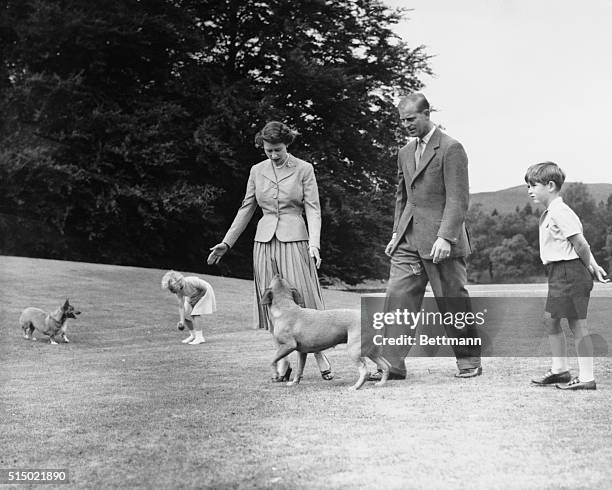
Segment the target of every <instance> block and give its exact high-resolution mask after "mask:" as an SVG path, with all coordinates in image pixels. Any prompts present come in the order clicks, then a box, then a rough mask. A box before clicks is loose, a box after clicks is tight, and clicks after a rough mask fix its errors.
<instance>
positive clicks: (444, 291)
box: [374, 93, 482, 379]
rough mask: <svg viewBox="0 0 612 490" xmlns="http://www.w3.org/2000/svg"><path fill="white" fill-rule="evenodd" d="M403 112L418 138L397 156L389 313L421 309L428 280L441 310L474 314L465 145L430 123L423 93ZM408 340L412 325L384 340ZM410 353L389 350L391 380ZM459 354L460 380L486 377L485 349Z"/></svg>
mask: <svg viewBox="0 0 612 490" xmlns="http://www.w3.org/2000/svg"><path fill="white" fill-rule="evenodd" d="M398 110H399V115H400V119H401V120H402V123H403V124H404V126H405V127H406V129H407V130H408V133H409V135H410V136H411V137H413V138H414V139H413V140H411V141H410V142H409V143H408V144H407V145H406V146H404V147H403V148H401V149H400V151H399V155H398V179H399V182H398V186H397V193H396V203H395V217H394V222H393V237H392V239H391V241H390V242H389V244H388V245H387V248H386V250H385V253H386V254H387V255H389V256H390V257H391V270H390V276H389V283H388V286H387V294H386V299H385V311H396V310H397V309H400V310H404V309H408V310H409V311H414V312H418V311H420V310H421V305H422V301H423V296H424V294H425V288H426V286H427V283H428V282H429V283H430V284H431V288H432V290H433V292H434V295H435V297H436V302H437V304H438V308H439V310H440V312H442V313H445V312H449V311H450V312H453V313H454V312H460V311H470V308H471V307H470V300H469V295H468V292H467V290H466V289H465V283H466V282H467V272H466V257H467V255H468V254H469V252H470V245H469V241H468V237H467V232H466V228H465V215H466V212H467V209H468V201H469V183H468V168H467V167H468V161H467V155H466V153H465V150H464V149H463V146H462V145H461V143H459V142H458V141H456V140H454V139H453V138H451V137H450V136H448V135H446V134H444V133H443V132H442V131H440V129H438V128H437V127H436V126H435V125H434V124H433V123H432V122H431V120H430V108H429V102H428V101H427V99H426V98H425V97H424V96H423V95H422V94H419V93H415V94H411V95H409V96H407V97H404V98H402V99H401V101H400V103H399V106H398ZM445 328H446V334H447V336H448V337H471V338H475V337H478V333H477V331H476V330H475V328H463V329H457V328H455V327H454V325H447V326H445ZM423 333H426V332H423ZM402 334H412V335H414V331H410V328H409V327H407V326H406V325H391V326H389V327H388V328H387V330H386V332H385V336H386V337H397V336H399V335H402ZM475 343H477V342H475ZM409 350H410V346H405V347H398V346H385V347H384V348H383V351H382V354H383V356H384V357H385V358H386V359H387V360H388V361H389V364H390V371H391V375H390V376H391V378H390V379H393V378H395V379H404V378H405V377H406V368H405V364H404V357H405V356H406V355H407V354H408V351H409ZM453 350H454V354H455V357H456V358H457V367H458V369H459V370H458V372H457V373H456V374H455V376H456V377H460V378H470V377H474V376H478V375H480V374H481V373H482V368H481V364H480V346H478V345H476V346H469V347H466V346H454V348H453ZM374 376H375V375H374Z"/></svg>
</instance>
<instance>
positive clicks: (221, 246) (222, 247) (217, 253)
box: [206, 242, 229, 265]
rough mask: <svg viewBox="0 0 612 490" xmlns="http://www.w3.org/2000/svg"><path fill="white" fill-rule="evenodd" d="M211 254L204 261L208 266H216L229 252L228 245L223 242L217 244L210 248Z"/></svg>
mask: <svg viewBox="0 0 612 490" xmlns="http://www.w3.org/2000/svg"><path fill="white" fill-rule="evenodd" d="M210 250H211V252H210V255H209V256H208V259H207V260H206V263H207V264H208V265H214V264H218V263H219V261H220V260H221V257H223V256H224V255H225V254H226V253H227V251H228V250H229V245H228V244H227V243H225V242H221V243H217V244H216V245H215V246H214V247H211V248H210Z"/></svg>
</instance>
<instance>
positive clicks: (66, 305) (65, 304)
mask: <svg viewBox="0 0 612 490" xmlns="http://www.w3.org/2000/svg"><path fill="white" fill-rule="evenodd" d="M69 306H70V302H69V301H68V298H66V302H65V303H64V308H68V307H69Z"/></svg>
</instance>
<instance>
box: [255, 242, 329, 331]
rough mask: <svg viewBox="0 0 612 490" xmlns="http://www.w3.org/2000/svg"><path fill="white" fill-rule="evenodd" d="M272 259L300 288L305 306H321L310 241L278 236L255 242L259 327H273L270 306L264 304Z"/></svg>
mask: <svg viewBox="0 0 612 490" xmlns="http://www.w3.org/2000/svg"><path fill="white" fill-rule="evenodd" d="M272 259H275V260H276V264H277V266H278V269H279V272H280V274H281V275H282V276H283V278H284V279H286V280H287V281H289V283H290V284H291V286H292V287H294V288H295V289H297V290H298V291H299V292H300V294H301V295H302V298H303V299H304V304H305V306H306V308H314V309H317V310H322V309H323V308H324V305H323V297H322V295H321V285H320V284H319V277H318V275H317V268H316V266H315V262H314V259H313V258H312V257H311V256H310V255H309V253H308V241H307V240H303V241H299V242H281V241H279V240H278V239H277V238H276V237H274V238H272V240H271V241H269V242H265V243H263V242H255V244H254V246H253V272H254V276H255V281H254V282H255V302H256V310H257V316H258V319H257V320H258V321H257V325H258V327H259V328H265V329H266V330H270V331H272V322H271V320H270V309H269V308H268V306H264V305H262V304H261V297H262V295H263V293H264V291H265V290H266V288H267V287H268V286H269V285H270V282H271V281H272V277H273V276H274V274H273V272H272Z"/></svg>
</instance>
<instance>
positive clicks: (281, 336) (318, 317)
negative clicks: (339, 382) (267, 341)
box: [261, 274, 389, 390]
mask: <svg viewBox="0 0 612 490" xmlns="http://www.w3.org/2000/svg"><path fill="white" fill-rule="evenodd" d="M261 303H262V304H264V305H269V307H270V313H271V317H272V322H273V326H274V337H275V339H276V342H277V343H278V350H277V351H276V355H275V356H274V360H273V361H272V370H273V373H274V375H276V363H277V362H278V361H279V360H280V359H282V358H283V357H285V356H287V355H288V354H290V353H291V352H293V351H294V350H295V351H298V352H299V362H298V369H297V372H296V373H295V377H294V378H293V380H292V381H290V382H289V383H288V384H289V385H296V384H298V383H299V382H300V380H301V379H302V374H303V372H304V365H305V364H306V356H307V354H308V353H309V352H320V351H323V350H325V349H329V348H330V347H333V346H335V345H338V344H347V351H348V354H349V356H350V358H351V359H352V360H353V362H354V363H355V365H356V366H357V368H358V369H359V379H358V380H357V382H356V383H355V384H354V385H352V386H351V387H350V389H352V390H358V389H359V388H361V386H363V383H364V382H365V380H366V378H367V377H368V375H369V370H368V368H367V366H366V363H365V357H363V356H362V351H361V315H360V312H359V311H354V310H344V309H342V310H314V309H310V308H301V307H300V306H299V304H300V303H302V298H301V295H300V294H299V293H298V291H297V290H296V289H293V288H291V285H290V284H289V282H288V281H287V280H285V279H283V278H282V277H281V276H280V275H279V274H276V275H275V276H274V277H273V278H272V281H271V283H270V287H269V288H268V289H266V290H265V291H264V294H263V296H262V300H261ZM367 357H369V358H370V359H371V360H372V361H374V362H375V363H376V365H377V366H378V367H379V369H381V370H382V378H381V380H380V381H379V382H377V383H376V385H377V386H382V385H384V384H385V383H386V381H387V377H388V376H389V368H388V365H387V363H386V362H385V361H384V360H383V359H382V358H381V357H379V356H377V355H375V354H368V356H367Z"/></svg>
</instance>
